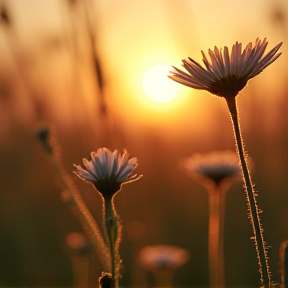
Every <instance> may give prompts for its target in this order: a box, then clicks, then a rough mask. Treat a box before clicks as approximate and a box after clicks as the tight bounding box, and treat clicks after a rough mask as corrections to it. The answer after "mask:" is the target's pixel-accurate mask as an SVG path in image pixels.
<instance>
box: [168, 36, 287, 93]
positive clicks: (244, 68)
mask: <svg viewBox="0 0 288 288" xmlns="http://www.w3.org/2000/svg"><path fill="white" fill-rule="evenodd" d="M267 45H268V42H267V39H266V38H264V40H263V41H261V40H260V39H259V38H257V39H256V42H255V44H254V46H253V45H252V43H251V42H250V43H249V44H248V45H247V46H246V48H245V49H244V50H243V51H242V43H238V42H236V43H235V44H234V45H233V47H232V51H231V53H229V50H228V47H226V46H225V47H224V49H223V50H222V49H221V48H220V49H218V48H217V47H216V46H215V47H214V51H212V50H210V49H209V50H208V54H209V57H210V61H209V60H208V58H207V57H206V55H205V53H204V52H203V51H201V53H202V57H203V60H202V61H203V63H204V65H205V68H206V69H205V68H203V67H202V66H201V65H200V64H199V63H197V62H196V61H195V60H193V59H191V58H190V57H189V58H188V59H187V60H182V62H183V63H182V66H183V67H184V68H185V69H186V70H187V71H188V73H187V72H183V71H182V70H180V69H178V68H176V67H173V68H174V70H173V71H171V75H169V76H168V77H169V78H171V79H172V80H174V81H176V82H179V83H180V84H183V85H186V86H188V87H191V88H194V89H199V90H206V91H208V92H210V93H212V94H214V95H217V96H222V97H224V98H227V97H235V96H236V95H237V94H238V92H239V91H241V90H242V89H243V88H244V87H245V86H246V84H247V82H248V80H249V79H251V78H253V77H255V76H256V75H258V74H259V73H261V72H262V71H263V70H264V69H265V68H266V67H267V66H269V65H270V64H271V63H273V62H274V61H275V60H276V59H277V58H278V57H279V56H280V55H281V53H277V51H278V50H279V48H280V47H281V45H282V42H281V43H279V44H278V45H277V46H275V47H274V48H273V49H272V50H271V51H270V52H269V53H268V54H267V55H265V56H264V52H265V50H266V48H267Z"/></svg>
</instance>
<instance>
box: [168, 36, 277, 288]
mask: <svg viewBox="0 0 288 288" xmlns="http://www.w3.org/2000/svg"><path fill="white" fill-rule="evenodd" d="M267 45H268V42H267V39H266V38H264V40H262V41H261V40H260V39H259V38H257V39H256V42H255V44H254V45H253V44H252V43H251V42H250V43H249V44H248V45H247V46H246V47H245V49H244V50H243V51H242V43H238V42H236V43H235V44H234V45H233V47H232V50H231V53H229V50H228V48H227V47H226V46H225V47H224V49H223V50H222V49H218V48H217V47H215V48H214V51H212V50H209V51H208V54H209V57H210V61H209V60H208V58H207V57H206V55H205V53H204V52H203V51H202V56H203V63H204V65H205V68H203V67H202V66H201V65H200V64H199V63H197V62H196V61H195V60H193V59H192V58H188V60H183V64H182V65H183V67H184V68H185V69H186V70H187V72H188V73H187V72H184V71H182V70H180V69H178V68H175V67H173V68H174V70H173V71H171V75H169V77H170V78H171V79H172V80H174V81H176V82H179V83H181V84H183V85H185V86H188V87H191V88H194V89H200V90H206V91H208V92H210V93H212V94H214V95H216V96H220V97H223V98H224V99H225V100H226V102H227V105H228V109H229V112H230V115H231V120H232V126H233V129H234V137H235V142H236V150H237V152H238V156H239V159H240V163H241V167H242V175H243V180H244V184H245V188H246V189H245V194H246V199H247V206H248V215H249V219H250V222H251V225H252V230H253V234H254V235H253V237H252V239H253V240H254V241H255V248H256V254H257V259H258V263H259V272H260V282H261V284H262V285H264V286H265V287H269V286H270V284H271V276H270V271H269V265H268V255H267V254H268V252H267V246H266V242H265V240H264V235H263V228H262V225H261V221H260V215H259V208H258V205H257V202H256V194H255V191H254V189H253V184H252V181H251V177H250V172H249V169H248V165H247V160H246V157H245V152H244V146H243V142H242V133H241V129H240V121H239V116H238V114H239V113H238V107H237V103H236V96H237V95H238V93H239V92H240V91H241V90H242V89H243V88H244V87H245V86H246V84H247V82H248V80H250V79H251V78H253V77H255V76H256V75H258V74H259V73H261V72H262V71H263V70H264V69H265V68H266V67H267V66H269V65H270V64H271V63H273V62H274V61H275V60H276V59H277V58H278V57H279V56H280V55H281V53H277V52H278V50H279V48H280V47H281V45H282V43H279V44H278V45H277V46H275V47H274V48H273V49H272V50H271V51H270V52H268V53H267V54H266V55H265V56H264V53H265V50H266V48H267Z"/></svg>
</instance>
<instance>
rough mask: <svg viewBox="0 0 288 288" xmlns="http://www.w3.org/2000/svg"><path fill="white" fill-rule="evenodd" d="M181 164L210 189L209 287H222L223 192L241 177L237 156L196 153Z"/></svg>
mask: <svg viewBox="0 0 288 288" xmlns="http://www.w3.org/2000/svg"><path fill="white" fill-rule="evenodd" d="M180 168H181V169H182V170H183V171H184V172H185V173H186V174H187V175H188V176H190V177H191V178H193V179H194V180H196V181H197V182H199V183H200V184H201V185H202V186H203V187H205V188H206V189H207V191H208V193H209V228H208V253H209V275H210V276H209V280H210V285H209V287H211V288H219V287H225V279H224V211H225V195H226V192H227V191H228V189H229V188H230V186H231V185H232V184H233V183H234V182H235V181H238V180H240V179H241V178H240V175H241V167H240V165H239V159H238V156H237V154H236V153H235V152H232V151H213V152H209V153H197V154H193V155H191V156H190V157H187V158H185V159H183V160H182V161H181V162H180Z"/></svg>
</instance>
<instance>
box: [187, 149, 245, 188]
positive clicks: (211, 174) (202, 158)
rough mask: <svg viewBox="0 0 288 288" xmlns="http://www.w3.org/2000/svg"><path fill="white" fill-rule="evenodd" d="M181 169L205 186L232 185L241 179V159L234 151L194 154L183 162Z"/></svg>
mask: <svg viewBox="0 0 288 288" xmlns="http://www.w3.org/2000/svg"><path fill="white" fill-rule="evenodd" d="M181 168H183V169H184V170H185V172H186V173H187V174H188V175H189V176H191V177H193V178H194V179H195V180H197V181H198V182H199V183H200V184H202V185H203V186H207V185H211V184H213V185H216V187H219V186H220V185H221V184H223V182H224V181H225V182H226V183H230V182H232V181H233V180H236V179H241V178H240V177H241V167H240V165H239V158H238V156H237V154H236V153H234V152H232V151H213V152H210V153H206V154H200V153H197V154H194V155H192V156H191V157H188V158H186V159H184V160H183V161H182V162H181Z"/></svg>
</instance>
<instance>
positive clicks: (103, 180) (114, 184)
mask: <svg viewBox="0 0 288 288" xmlns="http://www.w3.org/2000/svg"><path fill="white" fill-rule="evenodd" d="M83 164H84V169H83V168H82V167H81V166H80V165H75V164H74V167H75V171H74V173H75V174H76V175H77V176H78V177H79V178H81V179H83V180H84V181H87V182H90V183H92V184H93V185H94V187H95V188H96V189H97V190H98V192H99V193H100V194H101V195H102V196H103V197H104V198H106V197H108V198H111V197H112V196H113V195H115V194H116V193H117V192H118V191H119V190H120V188H121V185H122V184H125V183H128V182H132V181H136V180H138V179H139V178H140V177H141V175H140V176H139V175H137V174H135V175H132V176H131V174H132V173H133V171H134V169H136V167H137V166H138V161H137V158H135V157H133V158H131V159H129V154H128V153H127V151H126V150H124V151H123V154H121V153H120V152H119V151H118V150H114V151H113V152H112V151H110V150H109V149H107V148H105V147H104V148H100V149H98V150H97V152H92V153H91V160H90V161H89V160H87V159H86V158H84V159H83Z"/></svg>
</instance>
